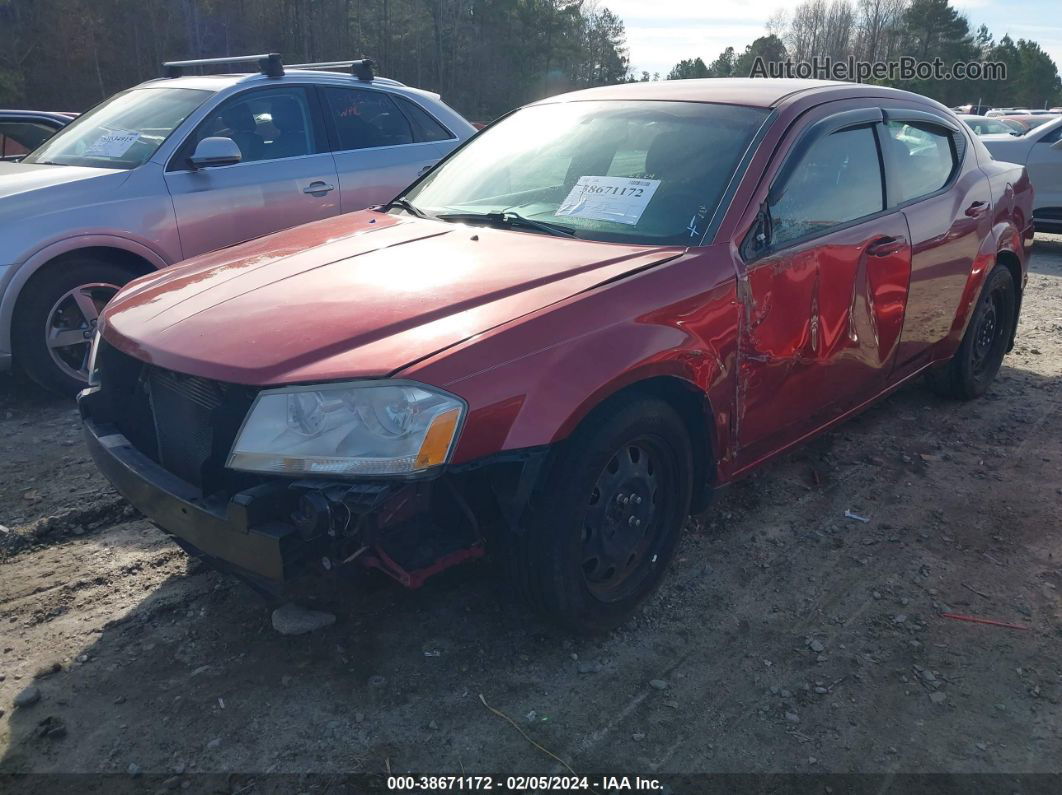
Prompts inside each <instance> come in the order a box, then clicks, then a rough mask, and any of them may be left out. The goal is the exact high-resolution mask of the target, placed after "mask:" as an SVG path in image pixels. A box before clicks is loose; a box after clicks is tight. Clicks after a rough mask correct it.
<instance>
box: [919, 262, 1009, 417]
mask: <svg viewBox="0 0 1062 795" xmlns="http://www.w3.org/2000/svg"><path fill="white" fill-rule="evenodd" d="M1017 322H1018V291H1017V287H1016V286H1015V284H1014V279H1013V277H1012V276H1011V275H1010V271H1009V270H1007V268H1006V266H1004V265H997V266H996V267H995V268H994V269H993V270H992V272H991V273H989V274H988V278H987V279H985V284H984V287H983V288H982V289H981V297H980V298H979V299H978V301H977V306H975V307H974V310H973V314H972V316H971V317H970V324H969V326H967V327H966V334H965V335H964V336H963V338H962V342H961V343H960V344H959V349H958V350H957V351H956V352H955V355H954V356H953V357H952V358H951V360H950V361H949V362H948V363H947V364H946V365H944V366H943V367H942V368H940V369H939V370H936V371H933V372H931V373H930V374H929V383H930V385H931V386H932V387H933V389H934V391H936V392H937V393H938V394H941V395H944V396H945V397H951V398H955V399H956V400H972V399H974V398H976V397H980V396H981V395H983V394H984V393H985V392H986V391H987V390H988V387H989V385H990V384H991V383H992V380H993V379H994V378H995V377H996V373H998V372H999V368H1000V366H1001V365H1002V364H1003V357H1004V356H1005V355H1006V353H1007V347H1008V346H1009V345H1010V340H1011V339H1012V337H1013V335H1014V327H1015V325H1016V324H1017Z"/></svg>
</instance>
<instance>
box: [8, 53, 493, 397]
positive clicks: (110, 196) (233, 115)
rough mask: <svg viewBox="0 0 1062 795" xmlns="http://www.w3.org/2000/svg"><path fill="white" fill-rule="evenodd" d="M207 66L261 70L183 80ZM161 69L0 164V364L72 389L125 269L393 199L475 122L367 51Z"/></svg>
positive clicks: (127, 275)
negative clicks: (355, 57)
mask: <svg viewBox="0 0 1062 795" xmlns="http://www.w3.org/2000/svg"><path fill="white" fill-rule="evenodd" d="M215 62H219V63H234V62H250V63H255V64H257V65H258V67H259V71H257V72H247V73H240V74H225V75H209V76H182V73H183V71H184V70H185V69H186V68H188V67H189V66H191V65H195V66H201V65H203V64H211V63H215ZM165 66H166V74H167V75H168V76H167V77H165V78H160V79H157V80H150V81H148V82H146V83H142V84H141V85H139V86H136V87H134V88H131V89H129V90H127V91H123V92H121V93H120V94H116V95H115V96H113V97H111V98H110V99H108V100H106V101H105V102H103V103H102V104H100V105H98V106H97V107H95V108H94V109H93V110H91V111H89V112H88V113H85V114H84V115H82V116H80V117H79V118H78V119H77V120H76V121H74V122H73V123H71V124H70V125H69V126H68V127H66V128H65V129H63V130H62V131H60V132H59V133H58V134H56V135H55V137H53V138H51V139H50V140H48V141H46V142H45V143H44V144H42V145H41V146H40V147H39V148H37V149H36V150H34V151H33V152H31V153H30V154H29V155H28V156H26V157H25V158H24V159H23V160H22V161H21V162H18V163H10V162H0V369H7V368H8V367H10V366H11V363H12V361H13V360H14V361H17V362H18V363H19V365H20V366H21V367H22V368H23V369H24V370H25V371H26V372H28V373H29V375H30V376H32V377H33V378H34V379H35V380H36V381H38V382H40V383H41V384H43V385H44V386H46V387H49V388H51V389H55V390H58V391H63V392H72V391H74V390H76V389H78V388H80V387H81V386H83V384H84V382H85V381H86V379H87V371H86V363H87V358H88V350H89V342H90V340H91V338H92V334H93V330H94V327H95V322H96V317H97V315H98V314H99V311H100V309H101V308H102V306H103V305H104V304H105V303H106V302H107V301H108V300H109V299H110V297H111V296H112V295H113V294H114V293H115V291H116V290H117V289H118V288H119V287H120V286H121V285H123V284H124V283H126V282H127V281H129V280H131V279H133V278H134V277H136V276H139V275H142V274H145V273H148V272H150V271H152V270H153V269H156V268H162V267H165V266H167V265H171V264H173V263H175V262H178V261H180V260H182V259H186V258H188V257H192V256H195V255H196V254H201V253H203V252H207V251H212V250H214V249H217V248H221V247H223V246H229V245H232V244H234V243H238V242H240V241H243V240H248V239H250V238H253V237H258V236H260V235H264V234H267V233H269V232H274V231H277V230H280V229H284V228H286V227H290V226H295V225H297V224H302V223H307V222H309V221H316V220H318V219H321V218H327V217H329V216H334V215H337V214H339V213H345V212H350V211H352V210H358V209H362V208H364V207H367V206H369V205H372V204H379V203H383V202H387V201H389V200H390V199H392V198H393V197H394V196H395V195H396V194H397V193H398V192H399V191H400V190H401V189H402V188H404V187H406V186H407V185H409V184H410V183H411V182H413V181H414V180H415V179H416V178H417V177H418V176H419V175H421V174H423V173H425V172H426V171H427V170H428V169H430V168H431V167H432V166H433V165H434V164H435V163H436V162H438V161H439V160H440V159H441V158H442V157H444V156H445V155H447V154H448V153H449V152H450V151H452V150H453V149H454V148H455V147H456V146H457V145H458V144H460V143H461V142H462V141H464V140H465V139H467V138H469V137H470V136H472V135H473V134H474V133H475V132H476V130H475V128H474V127H473V126H472V125H471V124H469V123H468V122H467V121H466V120H465V119H464V118H462V117H461V116H460V115H459V114H458V113H457V112H456V111H454V110H452V109H451V108H449V107H448V106H447V105H446V104H445V103H443V102H442V101H441V99H440V98H439V96H438V95H437V94H433V93H430V92H428V91H421V90H418V89H415V88H410V87H408V86H405V85H403V84H401V83H399V82H397V81H394V80H388V79H386V78H381V77H376V76H375V75H374V74H373V73H372V65H371V62H368V61H347V62H343V63H330V64H302V65H300V66H289V67H287V68H285V67H284V66H283V65H282V64H281V61H280V58H279V56H277V55H275V54H274V55H261V56H248V57H245V58H239V59H218V60H217V61H213V60H211V61H184V62H175V63H170V64H166V65H165ZM343 68H347V69H349V72H346V73H344V72H342V71H340V70H341V69H343ZM322 69H325V70H326V71H321V70H322Z"/></svg>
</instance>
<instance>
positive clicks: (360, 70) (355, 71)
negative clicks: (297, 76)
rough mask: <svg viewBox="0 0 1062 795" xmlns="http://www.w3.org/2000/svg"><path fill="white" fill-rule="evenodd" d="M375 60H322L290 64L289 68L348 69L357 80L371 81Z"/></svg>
mask: <svg viewBox="0 0 1062 795" xmlns="http://www.w3.org/2000/svg"><path fill="white" fill-rule="evenodd" d="M375 66H376V62H375V61H374V60H372V58H360V59H358V60H356V61H322V62H321V63H297V64H291V66H290V67H289V68H291V69H349V70H350V73H351V74H352V75H354V77H356V78H358V80H362V81H364V82H366V83H369V82H372V80H374V79H375V77H376V75H375V74H373V71H372V70H373V68H374V67H375Z"/></svg>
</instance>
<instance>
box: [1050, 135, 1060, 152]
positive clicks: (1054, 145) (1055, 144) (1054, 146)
mask: <svg viewBox="0 0 1062 795" xmlns="http://www.w3.org/2000/svg"><path fill="white" fill-rule="evenodd" d="M1051 148H1052V149H1054V150H1056V151H1057V150H1059V149H1062V138H1059V139H1058V140H1057V141H1055V142H1054V143H1053V144H1051Z"/></svg>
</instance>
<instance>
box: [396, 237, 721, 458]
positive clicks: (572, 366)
mask: <svg viewBox="0 0 1062 795" xmlns="http://www.w3.org/2000/svg"><path fill="white" fill-rule="evenodd" d="M719 254H721V251H719V250H718V249H716V250H715V251H712V252H711V253H710V254H709V253H708V250H707V249H703V250H701V251H700V252H698V254H695V255H693V256H687V257H684V258H680V259H679V260H677V261H673V262H672V263H669V264H666V265H662V266H660V267H658V268H650V269H648V271H646V272H645V273H646V274H648V273H652V274H653V279H652V289H653V291H654V292H655V293H656V294H657V297H658V299H659V300H660V306H661V308H660V309H658V310H653V311H652V312H651V313H648V314H644V313H639V311H638V309H640V308H641V307H643V306H644V305H645V296H644V290H645V289H647V288H648V285H646V284H645V281H644V279H643V277H642V276H641V275H640V274H638V275H634V276H632V277H630V278H627V279H623V280H621V281H619V282H614V283H611V284H609V285H607V286H604V287H602V288H599V289H597V290H595V291H593V292H592V293H591V294H583V295H582V296H577V297H576V298H577V299H579V300H569V301H567V302H564V305H560V306H558V305H554V306H553V307H550V308H549V309H547V310H544V311H542V312H540V313H537V314H536V315H535V316H533V317H531V318H526V319H524V320H523V321H522V322H518V323H515V324H513V325H510V326H507V327H503V328H501V329H496V330H495V331H494V332H491V333H488V334H487V335H484V336H483V337H480V338H478V339H477V340H474V341H470V342H469V343H466V344H464V345H462V346H458V348H456V349H449V350H448V351H445V352H443V353H441V354H440V355H438V356H437V357H434V358H433V359H429V360H427V361H424V362H420V363H417V364H415V365H413V366H411V367H409V368H407V369H404V370H402V371H401V377H403V378H410V379H412V380H417V381H421V382H423V383H428V384H435V385H438V386H440V387H442V388H444V389H446V390H448V391H450V392H453V393H454V394H457V395H459V396H460V397H462V398H463V399H464V400H465V401H466V402H467V403H468V407H469V418H468V422H469V424H474V425H475V427H476V429H477V432H476V433H475V434H474V435H470V436H467V437H466V436H462V437H461V438H460V439H459V440H458V443H457V448H456V449H455V451H454V457H453V463H455V464H460V463H465V462H469V461H472V460H475V459H477V458H482V457H485V456H488V455H492V454H496V453H499V452H503V451H512V450H520V449H525V448H531V447H540V446H543V445H550V444H555V443H556V442H559V441H561V440H563V439H565V438H567V437H568V436H569V435H570V434H571V433H572V431H574V429H575V428H576V427H577V426H578V425H579V423H580V422H582V421H583V420H584V419H585V418H586V417H587V415H588V414H589V413H590V412H591V411H593V409H594V408H595V407H597V406H598V405H600V404H601V403H602V401H605V400H607V399H608V398H609V397H611V396H613V395H615V394H616V393H617V392H619V391H621V390H623V389H625V388H628V387H630V386H632V385H634V384H637V383H639V382H644V381H647V380H649V379H657V378H662V377H663V378H670V379H673V380H674V381H676V383H677V385H679V386H680V387H682V386H685V387H688V389H689V390H690V392H691V393H692V394H694V395H695V396H697V397H698V398H699V401H698V402H699V404H700V405H702V406H704V407H705V409H706V410H707V408H708V407H709V406H710V407H711V409H712V420H711V422H709V423H708V427H709V428H710V432H709V435H710V437H711V438H710V439H707V440H705V441H706V443H707V444H710V445H711V448H712V451H713V453H715V455H716V458H717V463H718V464H719V465H720V466H722V465H723V459H724V458H725V457H726V455H727V453H728V451H729V448H730V438H729V433H728V428H729V417H730V414H731V410H732V405H733V399H734V395H735V393H736V388H735V384H734V379H735V378H736V375H737V366H736V362H737V323H738V303H737V298H736V292H735V281H734V276H733V273H732V270H731V266H730V264H729V263H727V262H725V260H722V259H721V258H720V257H719ZM698 281H699V282H700V284H701V285H703V287H702V289H701V290H698V291H697V293H695V294H693V295H690V286H691V285H693V284H697V283H698ZM587 316H591V317H595V318H599V323H600V325H597V326H596V327H594V328H592V329H591V330H589V331H587V330H586V318H587ZM473 343H474V344H473ZM514 350H516V351H521V353H520V354H519V355H517V356H515V357H513V356H512V355H511V353H510V352H512V351H514ZM522 351H527V352H526V353H524V352H522ZM506 353H509V355H506ZM484 360H486V361H488V362H491V364H490V365H488V366H486V367H484V366H483V362H484ZM705 419H706V421H707V417H706V418H705ZM713 426H714V427H713Z"/></svg>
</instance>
